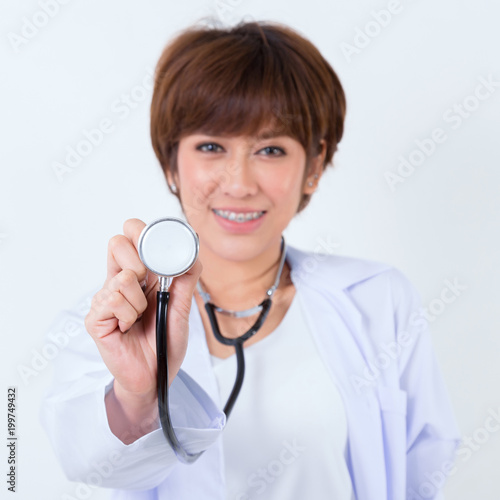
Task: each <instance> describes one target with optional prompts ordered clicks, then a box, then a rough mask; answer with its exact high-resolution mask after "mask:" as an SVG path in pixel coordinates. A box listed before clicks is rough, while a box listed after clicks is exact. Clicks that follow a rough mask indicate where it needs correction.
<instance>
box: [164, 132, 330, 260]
mask: <svg viewBox="0 0 500 500" xmlns="http://www.w3.org/2000/svg"><path fill="white" fill-rule="evenodd" d="M273 135H275V134H273V133H269V131H267V134H266V130H263V131H261V133H260V134H258V135H257V137H249V136H214V135H206V134H204V133H194V134H191V135H188V136H185V137H183V138H182V139H181V140H180V142H179V147H178V158H177V166H178V171H177V174H176V177H175V179H169V181H172V180H173V181H174V182H175V184H176V185H177V187H178V190H179V194H180V198H181V201H182V207H183V210H184V213H185V214H186V217H187V220H188V222H189V223H190V224H191V225H192V226H193V228H194V229H195V231H196V232H197V233H198V235H199V238H200V251H201V249H202V247H203V248H204V249H205V251H210V252H213V253H215V254H217V255H218V256H219V257H221V258H224V259H227V260H233V261H237V260H248V259H251V258H253V257H256V256H257V255H258V254H259V253H261V252H264V251H265V250H266V249H267V250H269V249H270V248H276V246H278V245H279V242H280V240H281V234H282V232H283V230H284V229H285V228H286V227H287V225H288V224H289V222H290V220H291V219H292V218H293V216H294V215H295V214H296V212H297V208H298V206H299V202H300V200H301V198H302V195H303V193H308V194H312V192H313V191H314V189H315V187H316V184H317V179H318V178H319V176H320V175H321V170H322V168H321V159H320V158H319V157H318V159H317V161H314V160H313V161H312V162H311V164H310V168H309V169H308V175H307V177H305V168H306V153H305V150H304V148H303V147H302V145H301V144H300V143H299V142H298V141H297V140H295V139H293V138H292V137H289V136H284V135H280V136H274V137H273ZM315 174H316V175H317V177H315ZM310 182H312V183H313V186H310V185H309V183H310Z"/></svg>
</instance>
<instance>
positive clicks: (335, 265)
mask: <svg viewBox="0 0 500 500" xmlns="http://www.w3.org/2000/svg"><path fill="white" fill-rule="evenodd" d="M287 261H288V263H289V265H290V268H291V276H292V281H293V283H294V285H295V286H297V287H300V288H312V289H315V290H316V291H319V292H321V293H322V294H329V293H330V292H331V293H334V292H343V293H344V294H345V293H347V294H349V295H351V296H364V297H367V298H373V297H378V298H382V297H386V298H387V299H388V300H390V301H391V302H392V306H393V308H396V307H398V305H401V303H402V302H403V303H405V302H406V303H408V302H409V303H413V304H415V303H418V302H420V295H419V293H418V291H417V290H416V288H415V287H414V285H413V284H412V283H411V281H410V280H409V278H408V277H407V276H406V275H405V274H404V273H403V272H402V271H401V270H400V269H398V268H397V267H395V266H394V265H391V264H388V263H386V262H381V261H377V260H370V259H363V258H358V257H350V256H345V255H331V254H320V253H316V252H307V251H303V250H299V249H297V248H294V247H288V248H287Z"/></svg>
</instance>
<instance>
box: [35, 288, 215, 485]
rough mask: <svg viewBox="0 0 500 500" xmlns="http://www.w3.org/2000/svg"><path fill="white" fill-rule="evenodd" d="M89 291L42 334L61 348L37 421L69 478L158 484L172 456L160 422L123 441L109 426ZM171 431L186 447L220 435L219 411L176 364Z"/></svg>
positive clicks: (198, 447)
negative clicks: (89, 327) (88, 321)
mask: <svg viewBox="0 0 500 500" xmlns="http://www.w3.org/2000/svg"><path fill="white" fill-rule="evenodd" d="M91 297H92V295H90V296H88V297H87V298H85V299H84V300H83V301H82V302H81V303H80V305H79V306H77V307H75V309H74V310H71V311H64V312H62V313H60V314H59V316H58V317H57V318H56V320H55V322H54V323H53V325H52V327H51V328H50V330H49V332H48V339H49V341H51V342H54V343H58V346H59V348H60V350H59V353H58V355H57V357H55V358H54V359H53V361H52V363H53V368H54V370H53V381H52V384H51V386H50V388H49V390H48V392H47V393H46V395H45V398H44V400H43V403H42V407H41V409H40V420H41V423H42V425H43V427H44V428H45V430H46V432H47V434H48V436H49V440H50V442H51V444H52V446H53V448H54V451H55V454H56V456H57V458H58V460H59V462H60V463H61V466H62V468H63V470H64V472H65V474H66V476H67V477H68V479H70V480H72V481H80V482H86V483H91V484H96V481H98V482H99V484H100V486H102V487H105V488H118V489H131V490H144V489H150V488H154V487H156V486H157V485H158V484H160V483H161V482H162V481H164V480H165V478H167V476H168V475H169V474H170V472H171V471H172V469H173V467H174V466H175V465H176V464H177V463H178V461H177V458H176V456H175V454H174V452H173V451H172V449H171V448H170V445H169V444H168V443H167V441H166V439H165V437H164V436H163V431H162V430H161V428H158V429H157V430H155V431H153V432H150V433H149V434H146V435H144V436H142V437H141V438H139V439H138V440H136V441H135V442H133V443H131V444H129V445H125V444H124V443H123V442H122V441H121V440H119V439H118V438H117V437H116V436H115V435H114V434H113V433H112V432H111V430H110V428H109V425H108V420H107V414H106V408H105V404H104V397H105V394H106V392H107V391H108V390H109V389H110V388H111V387H112V383H113V376H112V375H111V373H110V372H109V371H108V369H107V367H106V365H105V364H104V362H103V361H102V359H101V357H100V354H99V351H98V349H97V347H96V345H95V343H94V341H93V340H92V338H91V337H90V335H89V334H88V333H87V331H86V329H85V326H84V318H85V316H86V314H87V311H88V309H89V307H90V299H91ZM169 397H170V407H171V413H172V415H171V416H172V422H173V426H174V430H175V432H176V435H177V437H178V438H179V441H180V442H181V444H182V445H183V446H184V447H185V449H187V450H188V451H189V452H191V453H196V452H199V451H202V450H206V449H207V448H208V447H209V446H210V445H211V444H212V443H214V442H215V441H216V439H217V438H218V437H219V435H220V433H221V431H222V429H223V427H224V425H225V415H224V413H223V412H221V411H220V410H219V409H218V408H217V407H216V405H215V403H214V402H213V401H212V400H211V398H210V397H209V396H208V395H207V394H206V392H205V391H204V390H203V389H202V388H201V387H200V386H199V385H198V384H197V383H196V382H195V381H194V380H193V379H192V378H191V377H189V375H187V374H186V373H185V372H184V371H182V370H180V371H179V374H178V375H177V377H176V378H175V379H174V381H173V382H172V384H171V387H170V390H169Z"/></svg>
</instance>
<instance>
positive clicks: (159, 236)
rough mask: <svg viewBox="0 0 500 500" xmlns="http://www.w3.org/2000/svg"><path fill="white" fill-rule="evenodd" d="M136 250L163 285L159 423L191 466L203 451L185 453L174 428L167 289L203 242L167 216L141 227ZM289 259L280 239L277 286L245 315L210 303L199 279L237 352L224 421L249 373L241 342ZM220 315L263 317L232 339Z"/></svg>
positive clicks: (210, 310)
mask: <svg viewBox="0 0 500 500" xmlns="http://www.w3.org/2000/svg"><path fill="white" fill-rule="evenodd" d="M138 251H139V257H140V259H141V261H142V263H143V264H144V265H145V266H146V268H147V269H149V270H150V271H151V272H153V273H154V274H156V275H158V279H159V283H160V289H159V290H158V292H157V293H156V358H157V387H158V412H159V416H160V423H161V427H162V429H163V434H164V435H165V438H166V439H167V441H168V442H169V443H170V446H171V447H172V449H173V450H174V452H175V454H176V455H177V457H178V458H179V460H180V461H181V462H184V463H188V464H189V463H193V462H194V461H195V460H197V459H198V458H199V457H200V456H201V455H202V453H203V452H200V453H189V452H188V451H186V450H185V449H184V448H183V447H182V445H181V444H180V442H179V440H178V439H177V436H176V435H175V432H174V429H173V427H172V420H171V418H170V409H169V402H168V386H169V381H168V359H167V311H168V302H169V298H170V292H169V288H170V285H171V284H172V280H173V278H175V277H177V276H181V275H182V274H184V273H185V272H187V271H189V269H191V267H192V266H193V265H194V263H195V262H196V259H197V258H198V252H199V239H198V235H197V234H196V232H195V231H194V230H193V228H192V227H191V226H190V225H189V224H188V223H187V222H185V221H183V220H182V219H179V218H177V217H164V218H161V219H157V220H154V221H153V222H151V223H150V224H148V225H147V226H146V227H145V228H144V229H143V231H142V233H141V235H140V237H139V242H138ZM285 255H286V246H285V240H284V239H282V244H281V260H280V265H279V269H278V273H277V276H276V280H275V282H274V283H273V285H272V286H271V288H269V289H268V290H267V292H266V298H265V299H264V300H263V301H262V302H261V303H260V304H259V305H257V306H255V307H252V308H250V309H247V310H245V311H229V310H227V309H223V308H221V307H217V306H215V305H214V304H213V303H211V302H210V295H209V294H208V293H207V292H206V291H204V290H203V288H202V286H201V283H200V282H199V281H198V285H197V287H198V292H199V293H200V295H201V297H202V299H203V302H204V303H205V310H206V311H207V314H208V318H209V320H210V325H211V327H212V330H213V333H214V336H215V338H216V339H217V340H218V341H219V342H221V343H222V344H224V345H230V346H233V347H234V348H235V353H236V361H237V369H236V380H235V382H234V385H233V389H232V391H231V394H230V395H229V398H228V400H227V402H226V405H225V406H224V413H225V414H226V418H228V417H229V414H230V413H231V410H232V409H233V406H234V404H235V402H236V399H237V397H238V394H239V393H240V390H241V387H242V385H243V378H244V375H245V357H244V354H243V344H244V342H245V341H246V340H248V339H249V338H251V337H252V336H253V335H255V334H256V333H257V332H258V331H259V329H260V328H261V326H262V324H263V323H264V320H265V319H266V317H267V315H268V313H269V309H270V308H271V303H272V296H273V294H274V292H275V290H276V289H277V288H278V285H279V281H280V277H281V272H282V270H283V266H284V263H285ZM216 312H218V313H221V314H225V315H228V316H232V317H236V318H244V317H248V316H251V315H254V314H257V313H259V316H258V318H257V319H256V321H255V323H254V324H253V325H252V326H251V327H250V328H249V329H248V330H247V331H246V332H245V333H244V334H243V335H240V336H239V337H237V338H234V339H231V338H227V337H224V336H223V335H222V334H221V332H220V328H219V323H218V321H217V318H216V316H215V313H216Z"/></svg>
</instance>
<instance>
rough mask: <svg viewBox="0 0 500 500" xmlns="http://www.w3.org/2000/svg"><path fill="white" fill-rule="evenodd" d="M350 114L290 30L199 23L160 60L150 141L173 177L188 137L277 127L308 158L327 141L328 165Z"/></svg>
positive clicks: (318, 59) (325, 66) (324, 69)
mask: <svg viewBox="0 0 500 500" xmlns="http://www.w3.org/2000/svg"><path fill="white" fill-rule="evenodd" d="M345 112H346V100H345V95H344V91H343V88H342V85H341V84H340V81H339V78H338V77H337V75H336V73H335V71H334V70H333V69H332V67H331V66H330V64H329V63H328V62H327V61H326V60H325V59H324V57H323V56H322V55H321V54H320V52H319V51H318V49H317V48H316V47H315V46H314V45H313V44H312V43H311V42H309V41H308V40H307V39H305V38H304V37H302V36H301V35H299V34H298V33H297V32H295V31H294V30H292V29H291V28H289V27H287V26H283V25H281V24H277V23H269V22H247V23H240V24H238V25H236V26H234V27H231V28H227V29H223V28H214V27H208V26H194V27H191V28H188V29H187V30H185V31H183V32H181V33H180V34H179V35H178V36H177V37H176V38H174V39H173V40H172V41H171V42H170V43H169V44H168V45H167V46H166V48H165V49H164V51H163V53H162V55H161V57H160V60H159V61H158V64H157V67H156V73H155V84H154V91H153V99H152V103H151V140H152V143H153V148H154V151H155V153H156V156H157V157H158V160H159V161H160V164H161V166H162V168H163V170H164V172H165V173H166V172H167V171H170V172H171V173H175V172H176V170H177V149H178V144H179V140H180V139H181V138H182V137H183V136H185V135H188V134H190V133H193V132H197V131H203V132H205V133H210V134H216V135H219V134H220V135H225V134H229V135H231V134H242V135H243V134H248V135H253V134H255V133H256V132H257V131H258V130H259V129H260V128H261V127H262V126H264V125H268V124H269V123H270V122H272V124H273V129H274V130H279V131H280V132H282V133H284V134H285V135H289V136H291V137H293V138H294V139H296V140H297V141H298V142H300V143H301V144H302V146H303V147H304V149H305V151H306V156H307V158H308V159H310V158H311V157H313V156H316V155H317V154H318V153H319V146H320V141H321V140H323V139H324V140H325V143H326V155H325V161H324V164H323V168H325V167H326V166H327V165H328V164H330V163H331V162H332V158H333V154H334V153H335V151H336V150H337V144H338V143H339V142H340V140H341V138H342V134H343V131H344V118H345ZM309 198H310V197H309V196H307V195H305V197H304V199H303V200H302V202H301V204H300V206H299V210H300V209H302V208H303V207H304V206H305V205H306V204H307V202H308V201H309Z"/></svg>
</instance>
